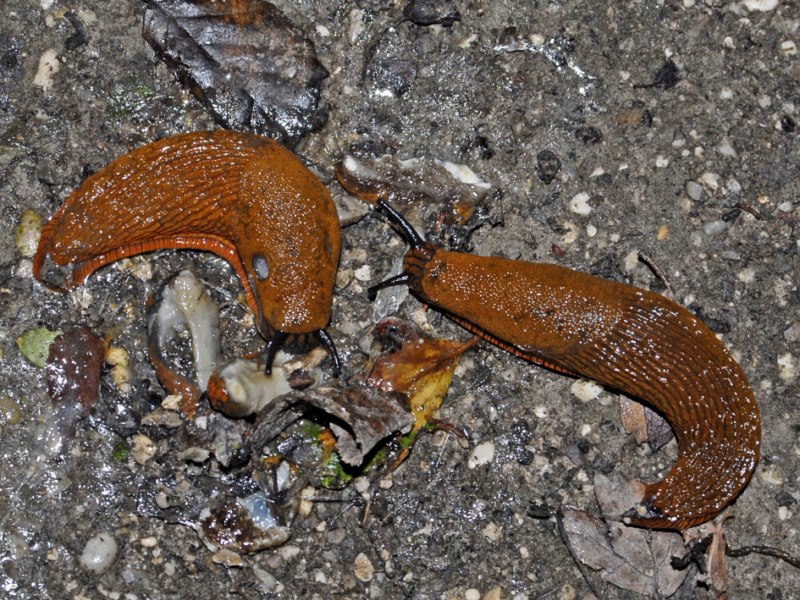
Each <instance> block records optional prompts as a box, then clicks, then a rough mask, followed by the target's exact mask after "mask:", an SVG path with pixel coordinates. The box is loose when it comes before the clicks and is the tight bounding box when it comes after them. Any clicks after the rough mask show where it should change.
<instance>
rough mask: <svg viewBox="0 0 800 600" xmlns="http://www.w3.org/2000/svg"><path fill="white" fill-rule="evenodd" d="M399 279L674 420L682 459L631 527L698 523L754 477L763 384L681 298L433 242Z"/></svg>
mask: <svg viewBox="0 0 800 600" xmlns="http://www.w3.org/2000/svg"><path fill="white" fill-rule="evenodd" d="M392 214H393V217H392V218H393V219H395V220H396V219H402V217H401V216H400V215H399V214H398V213H396V212H394V213H392ZM410 227H411V226H410V225H408V224H407V223H406V227H405V228H410ZM398 283H407V284H408V285H409V288H410V289H411V291H412V293H413V294H414V295H415V296H417V297H418V298H419V299H420V300H421V301H423V302H425V303H427V304H429V305H431V306H433V307H435V308H437V309H439V310H441V311H442V312H444V313H445V314H446V315H448V316H450V317H451V318H452V319H453V320H454V321H456V322H457V323H459V324H461V325H463V326H464V327H466V328H467V329H469V330H470V331H472V332H474V333H477V334H479V335H481V336H482V337H484V338H485V339H487V340H489V341H491V342H493V343H495V344H497V345H499V346H500V347H502V348H505V349H507V350H509V351H511V352H514V353H515V354H517V355H518V356H522V357H523V358H526V359H528V360H531V361H533V362H536V363H539V364H543V365H545V366H547V367H550V368H553V369H555V370H557V371H560V372H564V373H569V374H574V375H579V376H581V377H586V378H588V379H592V380H595V381H597V382H599V383H601V384H603V385H605V386H607V387H609V388H612V389H616V390H619V391H621V392H624V393H626V394H628V395H630V396H634V397H637V398H639V399H641V400H643V401H644V402H646V403H647V404H649V405H650V406H652V407H654V408H655V409H656V410H658V411H659V412H661V413H662V414H663V415H664V416H665V417H666V419H667V421H668V422H669V423H670V425H671V426H672V428H673V431H674V432H675V437H676V439H677V442H678V448H679V454H678V458H677V461H676V462H675V464H674V465H673V467H672V468H671V469H670V471H669V472H668V473H667V475H666V476H665V477H664V478H663V479H662V480H661V481H659V482H656V483H651V484H646V485H645V486H643V493H642V494H641V497H640V499H639V504H640V505H639V506H638V507H636V508H634V509H632V510H631V511H629V512H628V513H626V514H625V515H623V516H624V517H627V518H628V519H629V522H630V523H631V524H634V525H639V526H644V527H650V528H669V529H686V528H688V527H691V526H694V525H698V524H700V523H703V522H705V521H707V520H709V519H711V518H713V517H714V516H715V515H716V514H718V513H719V512H720V511H721V510H723V509H724V508H725V507H726V506H727V505H728V504H730V503H731V502H732V501H733V500H734V499H735V498H736V496H737V495H738V494H739V493H740V492H741V491H742V490H743V489H744V487H745V486H746V485H747V483H748V481H749V480H750V477H751V476H752V474H753V472H754V470H755V468H756V465H757V463H758V460H759V454H760V445H761V422H760V412H759V408H758V404H757V402H756V399H755V395H754V394H753V390H752V388H751V387H750V384H749V382H748V381H747V377H746V375H745V374H744V371H743V370H742V368H741V367H740V366H739V365H738V364H737V363H736V361H735V360H734V359H733V357H732V356H731V354H730V352H729V351H728V350H727V349H726V348H725V346H724V344H723V343H722V342H721V341H720V340H719V339H717V337H716V336H715V335H714V333H713V332H712V331H711V330H710V329H709V328H708V327H707V326H706V325H705V324H704V323H702V322H701V321H700V320H699V319H697V318H696V317H695V316H694V315H692V314H691V313H690V312H689V311H687V310H686V309H685V308H683V307H682V306H680V305H678V304H676V303H675V302H672V301H670V300H668V299H667V298H665V297H663V296H661V295H659V294H656V293H653V292H650V291H647V290H642V289H639V288H635V287H632V286H628V285H624V284H621V283H616V282H612V281H607V280H604V279H601V278H599V277H594V276H592V275H588V274H586V273H580V272H578V271H573V270H571V269H566V268H564V267H560V266H557V265H552V264H542V263H529V262H523V261H515V260H509V259H505V258H500V257H481V256H474V255H470V254H464V253H460V252H448V251H445V250H442V249H440V248H436V247H435V246H433V245H432V244H429V243H426V244H424V245H422V246H419V247H417V248H412V249H411V250H409V252H408V253H407V255H406V259H405V263H404V273H403V274H402V275H401V276H398V277H395V278H392V279H390V280H388V281H387V282H384V284H388V285H394V284H398ZM384 284H379V286H383V285H384ZM376 287H377V286H376Z"/></svg>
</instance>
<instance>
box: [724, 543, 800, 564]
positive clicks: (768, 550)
mask: <svg viewBox="0 0 800 600" xmlns="http://www.w3.org/2000/svg"><path fill="white" fill-rule="evenodd" d="M748 554H763V555H764V556H772V557H773V558H779V559H781V560H782V561H785V562H787V563H789V564H790V565H792V566H793V567H795V568H796V569H800V558H798V557H796V556H792V555H791V554H789V553H788V552H786V551H785V550H781V549H780V548H773V547H772V546H742V547H741V548H731V547H730V546H729V547H728V548H726V549H725V555H726V556H731V557H733V558H739V557H740V556H747V555H748Z"/></svg>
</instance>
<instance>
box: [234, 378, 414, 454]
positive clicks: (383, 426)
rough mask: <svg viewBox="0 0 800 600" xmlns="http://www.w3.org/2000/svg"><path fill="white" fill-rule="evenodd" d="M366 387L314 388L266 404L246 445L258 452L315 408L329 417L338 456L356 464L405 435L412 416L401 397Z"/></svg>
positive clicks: (280, 397)
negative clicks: (378, 446)
mask: <svg viewBox="0 0 800 600" xmlns="http://www.w3.org/2000/svg"><path fill="white" fill-rule="evenodd" d="M398 396H399V395H398V394H394V393H391V392H384V391H382V390H376V389H374V388H369V387H358V386H351V387H345V388H333V387H324V388H314V389H311V390H307V391H304V392H291V393H289V394H284V395H282V396H279V397H277V398H275V399H273V400H271V401H270V402H269V404H267V406H265V407H264V408H263V409H262V410H261V412H259V413H258V416H257V418H256V427H255V429H254V430H253V432H252V434H251V435H250V438H249V440H248V444H249V446H250V447H251V448H255V449H260V448H261V447H263V446H264V445H266V444H267V443H269V442H270V441H272V440H273V439H275V438H276V437H277V436H278V435H279V434H280V433H281V432H282V431H283V430H284V429H286V427H288V426H289V425H290V424H291V423H292V422H294V421H296V420H297V419H299V418H300V417H301V416H302V415H303V414H304V413H305V411H306V410H307V409H309V408H315V409H318V410H321V411H323V412H324V413H326V414H327V415H329V416H330V417H332V420H331V430H332V431H333V433H334V434H335V435H336V442H337V444H336V446H337V449H338V451H339V456H341V458H342V460H343V461H344V462H345V463H347V464H349V465H360V464H361V463H362V462H363V461H364V458H365V456H366V455H367V454H368V453H369V452H370V451H371V450H372V449H373V448H374V447H375V445H376V444H377V443H378V442H380V441H381V440H382V439H384V438H386V437H388V436H390V435H391V434H393V433H397V432H401V433H407V432H408V431H409V430H410V429H411V425H412V422H413V419H412V416H411V415H410V414H409V412H408V409H407V408H406V407H405V406H404V404H405V403H404V402H403V401H402V400H401V398H402V396H400V397H398Z"/></svg>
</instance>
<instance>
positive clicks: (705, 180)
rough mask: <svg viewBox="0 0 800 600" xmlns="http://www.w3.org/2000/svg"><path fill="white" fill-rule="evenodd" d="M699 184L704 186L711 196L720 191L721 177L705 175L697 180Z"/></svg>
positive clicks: (713, 174)
mask: <svg viewBox="0 0 800 600" xmlns="http://www.w3.org/2000/svg"><path fill="white" fill-rule="evenodd" d="M697 182H698V183H699V184H700V185H702V186H703V187H704V188H705V189H706V191H707V192H708V193H709V194H713V193H714V192H716V191H717V190H718V189H719V175H717V174H716V173H711V172H707V173H703V174H702V175H700V177H699V178H698V179H697Z"/></svg>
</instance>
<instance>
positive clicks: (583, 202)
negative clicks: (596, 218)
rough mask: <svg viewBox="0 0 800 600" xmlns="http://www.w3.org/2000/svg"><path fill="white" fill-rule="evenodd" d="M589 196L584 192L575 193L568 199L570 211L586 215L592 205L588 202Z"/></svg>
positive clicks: (590, 210)
mask: <svg viewBox="0 0 800 600" xmlns="http://www.w3.org/2000/svg"><path fill="white" fill-rule="evenodd" d="M590 197H591V196H589V194H587V193H586V192H581V193H579V194H575V195H574V196H573V197H572V200H570V201H569V210H570V212H573V213H575V214H576V215H588V214H589V213H590V212H592V206H591V205H590V204H589V198H590Z"/></svg>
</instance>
